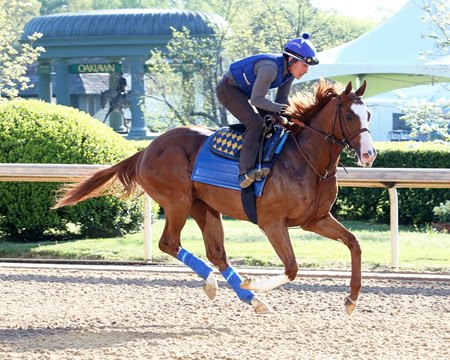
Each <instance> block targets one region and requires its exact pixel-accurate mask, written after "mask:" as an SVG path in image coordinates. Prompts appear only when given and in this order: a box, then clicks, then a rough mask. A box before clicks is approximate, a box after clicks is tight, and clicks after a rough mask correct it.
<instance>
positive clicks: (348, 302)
mask: <svg viewBox="0 0 450 360" xmlns="http://www.w3.org/2000/svg"><path fill="white" fill-rule="evenodd" d="M344 305H345V310H347V314H349V315H351V314H352V313H353V310H355V307H356V301H355V300H352V299H351V298H350V296H346V297H345V299H344Z"/></svg>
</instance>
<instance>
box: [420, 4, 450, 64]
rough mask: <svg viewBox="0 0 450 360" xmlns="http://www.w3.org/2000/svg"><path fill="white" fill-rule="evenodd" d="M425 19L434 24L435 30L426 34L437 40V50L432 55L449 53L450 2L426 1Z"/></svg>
mask: <svg viewBox="0 0 450 360" xmlns="http://www.w3.org/2000/svg"><path fill="white" fill-rule="evenodd" d="M423 10H424V11H425V15H424V16H423V20H424V21H426V22H428V23H430V24H431V25H432V26H433V30H434V32H432V33H430V34H424V36H426V37H428V38H430V39H433V40H434V41H435V42H436V49H437V50H436V51H435V52H434V53H433V54H429V55H431V56H442V55H447V54H448V50H449V47H450V15H449V14H450V2H449V1H448V0H433V1H425V2H424V4H423Z"/></svg>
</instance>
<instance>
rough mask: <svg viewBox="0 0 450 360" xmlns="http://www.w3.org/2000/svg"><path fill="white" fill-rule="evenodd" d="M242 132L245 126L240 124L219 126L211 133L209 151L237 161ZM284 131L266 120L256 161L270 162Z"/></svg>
mask: <svg viewBox="0 0 450 360" xmlns="http://www.w3.org/2000/svg"><path fill="white" fill-rule="evenodd" d="M244 132H245V126H244V125H242V124H235V125H230V126H225V127H222V128H220V129H219V130H217V131H216V132H215V133H213V134H212V135H211V141H210V143H209V149H210V151H211V152H213V153H214V154H216V155H218V156H221V157H224V158H226V159H230V160H233V161H239V157H240V152H241V148H242V142H243V138H244ZM285 132H286V130H285V129H284V128H283V127H281V126H280V125H276V124H274V123H273V122H272V121H271V120H268V121H267V122H266V126H265V128H264V131H263V141H261V144H260V149H259V156H258V157H259V158H258V159H257V163H261V164H270V162H271V161H272V159H273V157H274V155H275V152H276V150H277V146H278V145H279V144H280V142H281V141H282V139H283V135H284V134H285Z"/></svg>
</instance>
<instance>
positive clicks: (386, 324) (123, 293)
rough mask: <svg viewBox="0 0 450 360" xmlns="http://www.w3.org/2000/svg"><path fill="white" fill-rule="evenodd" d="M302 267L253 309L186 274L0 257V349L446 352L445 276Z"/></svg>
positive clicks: (34, 352)
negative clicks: (25, 263)
mask: <svg viewBox="0 0 450 360" xmlns="http://www.w3.org/2000/svg"><path fill="white" fill-rule="evenodd" d="M348 281H349V279H343V278H311V277H310V278H308V277H302V276H301V275H300V276H299V277H298V278H297V280H296V281H295V282H293V283H291V284H288V285H285V286H284V287H283V288H280V289H276V290H273V291H271V292H268V293H261V294H260V297H261V299H264V301H266V302H267V303H268V304H269V305H270V306H271V307H272V309H273V311H274V312H273V313H272V314H267V315H258V314H255V313H254V312H253V309H252V307H251V306H248V305H246V304H244V303H242V302H240V301H238V300H237V299H236V297H235V295H234V293H233V292H232V290H231V288H230V287H228V285H227V284H226V283H225V282H224V281H219V293H218V295H217V298H216V299H215V300H214V301H210V300H209V299H208V298H207V297H206V295H205V294H204V293H203V290H202V285H203V283H202V281H199V280H198V277H197V276H195V275H190V274H185V273H178V274H171V273H155V272H142V271H139V272H138V271H98V270H97V271H95V270H68V269H24V268H1V267H0V304H1V306H0V359H5V360H6V359H27V360H29V359H55V360H56V359H58V360H61V359H83V360H86V359H101V360H108V359H158V360H161V359H239V360H242V359H252V360H255V359H308V360H309V359H327V360H329V359H370V360H374V359H449V358H450V347H449V346H448V344H449V343H450V335H449V334H450V283H449V282H448V281H446V280H440V281H419V280H405V279H399V280H380V279H377V280H375V279H363V289H362V296H361V298H360V301H359V302H358V307H357V308H356V310H355V312H354V313H353V315H352V316H351V317H349V316H348V315H347V314H346V312H345V309H344V306H343V298H344V296H345V294H346V291H347V286H348Z"/></svg>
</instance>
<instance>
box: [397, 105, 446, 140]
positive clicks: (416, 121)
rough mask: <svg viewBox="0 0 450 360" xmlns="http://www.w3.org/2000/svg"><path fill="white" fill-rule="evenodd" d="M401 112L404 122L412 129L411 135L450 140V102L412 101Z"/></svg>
mask: <svg viewBox="0 0 450 360" xmlns="http://www.w3.org/2000/svg"><path fill="white" fill-rule="evenodd" d="M400 110H401V111H402V112H403V113H404V114H405V115H403V116H402V117H401V119H402V120H405V122H406V123H407V124H408V126H410V127H411V135H412V136H418V135H429V137H430V138H433V137H439V138H440V139H444V140H447V141H449V140H450V132H449V131H450V113H449V111H450V100H449V99H445V98H441V99H439V100H437V101H425V100H418V99H412V100H411V101H409V102H408V103H407V104H406V105H404V106H402V107H401V108H400Z"/></svg>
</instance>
